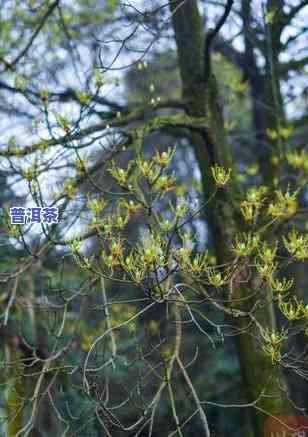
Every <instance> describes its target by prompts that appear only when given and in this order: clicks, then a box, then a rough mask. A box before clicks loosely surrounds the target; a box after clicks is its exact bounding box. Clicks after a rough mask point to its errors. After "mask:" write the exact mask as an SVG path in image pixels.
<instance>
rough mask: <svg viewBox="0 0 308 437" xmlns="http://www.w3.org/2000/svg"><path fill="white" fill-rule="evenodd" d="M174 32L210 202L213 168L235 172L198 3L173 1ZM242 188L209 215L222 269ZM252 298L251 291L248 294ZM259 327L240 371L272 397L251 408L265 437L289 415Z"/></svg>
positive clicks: (268, 320)
mask: <svg viewBox="0 0 308 437" xmlns="http://www.w3.org/2000/svg"><path fill="white" fill-rule="evenodd" d="M170 8H171V12H172V14H173V15H172V20H173V28H174V32H175V38H176V43H177V50H178V58H179V66H180V72H181V78H182V82H183V97H184V99H185V100H186V101H187V103H188V108H189V109H188V112H189V114H190V115H191V116H196V117H206V119H207V126H208V130H207V132H206V133H205V134H204V135H201V134H197V133H193V134H192V143H193V147H194V150H195V154H196V158H197V160H198V163H199V167H200V171H201V177H202V185H203V191H204V196H205V198H206V199H207V198H208V196H209V195H210V194H211V192H212V190H213V187H212V186H211V182H210V169H209V167H210V166H211V165H213V164H214V163H218V164H220V165H223V166H225V167H232V159H231V153H230V149H229V147H228V144H227V141H226V138H225V135H224V127H223V120H222V115H221V110H220V108H219V99H218V93H217V87H216V82H215V78H214V77H213V75H212V74H211V73H210V76H209V77H208V78H207V80H206V81H205V80H204V77H205V76H208V75H205V71H204V65H206V64H205V62H204V41H205V35H204V31H203V24H202V22H201V17H200V15H199V11H198V7H197V2H196V1H195V0H190V1H188V2H181V1H178V2H177V1H173V2H172V3H170ZM236 189H237V188H236V187H235V186H234V184H232V185H231V188H230V189H228V190H221V191H219V192H218V195H217V196H216V197H215V199H214V200H213V201H212V203H211V207H210V208H209V209H208V211H207V217H208V225H209V229H210V234H211V236H212V239H213V243H214V247H215V249H216V255H217V258H218V262H219V264H223V263H225V262H227V261H228V260H229V259H230V258H229V257H230V244H231V241H232V240H233V237H234V235H235V233H236V232H237V223H236V212H235V211H234V210H233V207H232V202H231V199H232V196H233V194H234V191H235V190H236ZM247 293H248V291H247V289H243V288H240V286H239V287H238V289H237V290H236V294H237V295H236V297H238V298H243V297H244V296H247ZM249 294H252V293H251V290H249ZM257 299H260V296H259V294H256V297H255V298H252V299H251V301H250V303H249V306H247V305H245V308H243V309H245V310H247V309H248V310H249V309H250V308H252V306H253V305H254V304H255V303H256V300H257ZM256 317H257V319H258V320H259V322H260V323H261V324H262V325H263V326H272V324H273V320H274V317H273V308H272V307H271V304H270V303H268V304H267V305H264V306H263V307H262V309H259V310H258V312H257V314H256ZM233 322H234V324H235V325H236V326H237V327H238V328H240V329H242V328H244V327H247V325H248V323H249V320H247V319H246V320H245V319H243V318H237V319H235V320H234V321H233ZM257 336H258V331H257V328H252V327H250V328H249V332H247V329H246V330H245V331H244V333H243V334H241V335H239V336H238V340H237V348H238V354H239V361H240V364H241V372H242V376H243V380H244V382H245V386H246V389H247V398H248V401H249V402H254V401H256V400H257V399H258V398H259V396H260V393H261V392H262V390H264V393H265V394H266V395H267V396H263V397H260V399H259V400H258V402H257V406H258V407H259V409H255V408H251V418H252V424H253V436H254V437H261V436H262V435H263V423H264V419H265V415H264V414H263V413H262V412H261V411H262V410H263V411H264V412H266V413H268V414H272V415H280V414H285V413H287V412H288V410H289V404H288V401H287V397H286V394H285V393H284V392H282V391H281V386H283V382H282V381H281V379H280V377H279V373H278V371H277V370H275V369H274V368H273V366H272V364H271V362H270V361H269V359H268V357H266V356H265V354H264V353H263V352H262V350H261V347H260V345H257V344H256V338H257Z"/></svg>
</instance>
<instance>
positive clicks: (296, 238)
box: [282, 229, 308, 261]
mask: <svg viewBox="0 0 308 437" xmlns="http://www.w3.org/2000/svg"><path fill="white" fill-rule="evenodd" d="M282 239H283V244H284V246H285V248H286V249H287V251H288V252H289V253H290V255H291V256H292V257H294V258H295V259H296V260H298V261H304V260H305V259H308V235H302V234H300V233H299V232H297V231H296V230H295V229H293V230H292V231H291V232H289V234H288V237H287V238H286V237H282Z"/></svg>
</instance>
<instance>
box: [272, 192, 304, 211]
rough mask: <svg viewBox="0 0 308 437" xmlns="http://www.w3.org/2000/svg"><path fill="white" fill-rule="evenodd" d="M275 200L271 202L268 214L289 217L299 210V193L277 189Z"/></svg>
mask: <svg viewBox="0 0 308 437" xmlns="http://www.w3.org/2000/svg"><path fill="white" fill-rule="evenodd" d="M275 194H276V199H275V202H272V203H270V205H269V207H268V214H269V215H270V216H272V217H274V218H289V217H291V216H292V215H294V214H295V213H296V211H297V207H298V203H297V198H296V196H297V193H296V192H295V193H292V194H291V193H290V191H289V190H287V191H286V192H285V193H283V192H282V191H281V190H277V191H275Z"/></svg>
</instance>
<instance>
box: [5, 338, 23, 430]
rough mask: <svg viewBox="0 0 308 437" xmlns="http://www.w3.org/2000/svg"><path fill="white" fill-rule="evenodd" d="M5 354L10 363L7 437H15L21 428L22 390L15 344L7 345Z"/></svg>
mask: <svg viewBox="0 0 308 437" xmlns="http://www.w3.org/2000/svg"><path fill="white" fill-rule="evenodd" d="M7 353H8V356H9V361H10V375H9V379H10V382H9V389H8V394H7V401H6V413H7V437H15V436H16V435H17V433H18V431H20V430H21V429H22V427H23V396H24V389H23V381H22V376H21V371H20V364H19V355H18V349H17V346H16V344H14V343H13V342H12V343H10V344H8V346H7Z"/></svg>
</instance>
